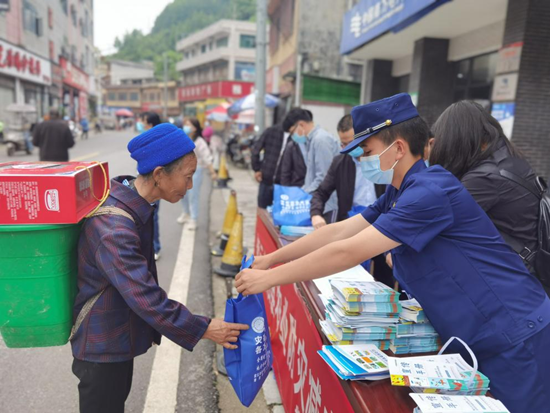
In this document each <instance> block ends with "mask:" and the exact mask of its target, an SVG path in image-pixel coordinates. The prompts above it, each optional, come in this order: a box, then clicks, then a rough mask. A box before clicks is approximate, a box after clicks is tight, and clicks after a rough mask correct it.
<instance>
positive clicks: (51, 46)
mask: <svg viewBox="0 0 550 413" xmlns="http://www.w3.org/2000/svg"><path fill="white" fill-rule="evenodd" d="M50 60H51V61H53V62H55V60H56V59H55V45H54V43H53V40H50Z"/></svg>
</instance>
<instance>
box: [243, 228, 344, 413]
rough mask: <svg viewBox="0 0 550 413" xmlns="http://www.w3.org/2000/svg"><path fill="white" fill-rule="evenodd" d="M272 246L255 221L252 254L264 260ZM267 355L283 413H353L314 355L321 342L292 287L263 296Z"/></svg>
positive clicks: (335, 381) (331, 375)
mask: <svg viewBox="0 0 550 413" xmlns="http://www.w3.org/2000/svg"><path fill="white" fill-rule="evenodd" d="M276 249H277V244H276V243H275V240H274V239H273V238H272V236H271V234H270V232H269V231H268V229H267V228H266V226H265V224H264V223H263V222H262V220H261V219H260V218H258V219H257V222H256V241H255V247H254V253H255V254H256V255H265V254H268V253H270V252H273V251H275V250H276ZM264 298H265V303H266V313H267V318H268V323H269V332H270V335H271V347H272V350H273V369H274V372H275V377H276V380H277V386H278V387H279V391H280V393H281V398H282V400H283V405H284V408H285V411H287V412H292V413H306V412H319V413H347V412H349V413H351V412H353V409H352V407H351V405H350V403H349V401H348V398H347V396H346V394H345V392H344V390H343V388H342V386H341V385H340V383H339V379H338V377H337V376H336V374H335V373H334V372H333V371H332V369H331V368H330V367H329V366H328V365H327V364H326V363H325V362H324V361H323V359H322V358H321V357H320V356H319V355H318V354H317V351H318V350H321V348H322V341H321V338H320V336H319V333H318V331H317V329H316V327H315V325H314V323H313V320H312V318H311V315H310V313H309V310H308V309H307V307H306V305H305V303H304V301H303V299H302V298H301V296H300V294H299V292H298V291H297V287H296V285H294V284H292V285H285V286H282V287H275V288H272V289H270V290H269V291H267V292H266V293H264Z"/></svg>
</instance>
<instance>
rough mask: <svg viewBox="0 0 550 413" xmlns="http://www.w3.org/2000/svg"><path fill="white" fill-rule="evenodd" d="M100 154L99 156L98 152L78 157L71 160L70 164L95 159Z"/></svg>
mask: <svg viewBox="0 0 550 413" xmlns="http://www.w3.org/2000/svg"><path fill="white" fill-rule="evenodd" d="M100 154H101V153H100V152H93V153H89V154H87V155H83V156H78V157H76V158H72V159H71V162H80V161H85V160H87V159H91V158H97V157H98V156H99V155H100Z"/></svg>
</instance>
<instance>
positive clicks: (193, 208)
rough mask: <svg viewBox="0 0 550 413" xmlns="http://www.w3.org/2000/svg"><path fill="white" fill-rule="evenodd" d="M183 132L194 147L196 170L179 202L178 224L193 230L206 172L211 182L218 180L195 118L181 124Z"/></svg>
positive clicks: (198, 123)
mask: <svg viewBox="0 0 550 413" xmlns="http://www.w3.org/2000/svg"><path fill="white" fill-rule="evenodd" d="M183 131H184V132H185V134H186V135H187V136H189V137H190V138H191V140H192V141H193V143H194V144H195V146H196V149H195V154H196V155H197V162H198V164H197V170H196V172H195V174H194V175H193V188H192V189H191V190H190V191H189V193H188V196H186V197H185V198H183V199H182V200H181V202H182V204H183V213H182V214H181V215H180V217H179V218H178V220H177V221H178V223H179V224H186V226H187V229H189V230H195V229H196V228H197V219H198V216H199V204H200V195H201V186H202V182H203V178H204V174H205V172H206V170H208V171H209V172H210V178H211V179H212V181H216V179H218V175H217V174H216V171H215V170H214V165H213V157H212V153H211V152H210V148H208V143H206V141H205V140H204V138H203V137H202V128H201V124H200V122H199V120H198V119H197V118H188V119H186V120H185V122H184V123H183Z"/></svg>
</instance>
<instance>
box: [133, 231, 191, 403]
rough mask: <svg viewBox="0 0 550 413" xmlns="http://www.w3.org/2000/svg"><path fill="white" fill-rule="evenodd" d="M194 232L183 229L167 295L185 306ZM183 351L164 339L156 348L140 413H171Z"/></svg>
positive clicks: (175, 400)
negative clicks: (143, 405) (141, 412)
mask: <svg viewBox="0 0 550 413" xmlns="http://www.w3.org/2000/svg"><path fill="white" fill-rule="evenodd" d="M195 234H196V231H189V230H187V229H186V228H185V227H184V228H183V231H182V235H181V240H180V246H179V251H178V257H177V259H176V266H175V268H174V275H173V276H172V283H171V284H170V290H169V291H168V296H169V297H170V298H171V299H172V300H175V301H179V302H180V303H183V304H185V303H186V302H187V296H188V291H189V280H190V278H191V263H192V260H193V250H194V247H195ZM181 352H182V348H181V347H180V346H178V345H177V344H175V343H174V342H172V341H170V340H168V339H167V338H166V337H163V339H162V344H161V345H160V346H158V347H157V348H156V353H155V359H154V361H153V369H152V372H151V378H150V380H149V387H148V388H147V397H146V398H145V407H144V409H143V413H173V412H175V411H176V404H177V397H178V382H179V369H180V359H181Z"/></svg>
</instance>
